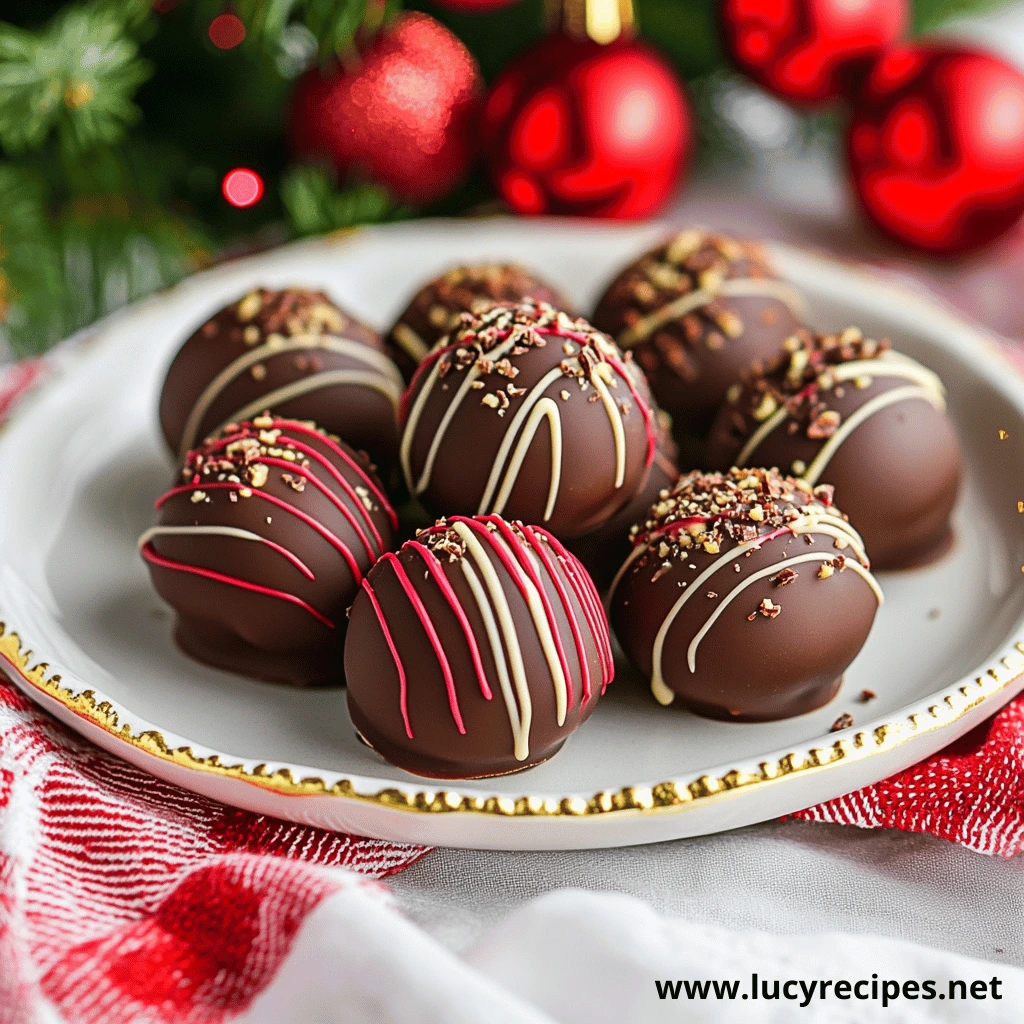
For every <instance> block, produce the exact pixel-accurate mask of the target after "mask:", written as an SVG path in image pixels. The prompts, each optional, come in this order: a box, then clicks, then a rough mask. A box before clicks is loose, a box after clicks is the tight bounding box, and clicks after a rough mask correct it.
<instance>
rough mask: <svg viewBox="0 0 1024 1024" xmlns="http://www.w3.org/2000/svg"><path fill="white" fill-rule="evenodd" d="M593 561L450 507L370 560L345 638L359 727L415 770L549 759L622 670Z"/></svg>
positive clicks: (511, 767)
mask: <svg viewBox="0 0 1024 1024" xmlns="http://www.w3.org/2000/svg"><path fill="white" fill-rule="evenodd" d="M612 671H613V669H612V660H611V650H610V646H609V643H608V634H607V623H606V620H605V618H604V612H603V610H602V609H601V605H600V601H599V599H598V597H597V593H596V591H595V590H594V587H593V584H592V583H591V581H590V579H589V577H587V574H586V571H585V570H584V569H583V567H582V566H581V565H580V564H579V563H578V562H577V561H576V560H575V559H574V558H573V557H572V555H570V554H569V553H568V552H567V551H565V549H564V548H562V546H561V545H560V544H559V543H558V541H557V540H555V538H554V537H553V536H552V535H551V534H548V533H547V532H546V531H544V530H541V529H539V528H534V527H522V526H520V525H519V524H509V523H506V522H505V521H504V520H501V519H500V518H499V517H497V516H487V517H475V518H461V517H452V518H451V519H449V520H447V521H446V522H442V523H439V524H438V525H437V526H435V527H431V528H429V529H427V530H423V531H421V532H420V533H419V534H418V536H417V539H416V540H415V541H410V542H406V543H405V544H404V545H403V546H402V548H401V550H400V551H399V552H398V554H397V555H387V556H385V557H384V558H382V559H381V560H380V561H379V562H378V563H377V564H376V565H375V566H374V568H373V569H372V570H371V571H370V573H369V575H368V576H367V578H366V580H365V581H364V584H363V587H362V589H361V591H360V593H359V596H358V597H357V598H356V600H355V603H354V604H353V606H352V611H351V615H350V621H349V631H348V638H347V641H346V644H345V675H346V678H347V680H348V705H349V712H350V714H351V717H352V721H353V722H354V724H355V726H356V729H357V730H358V731H359V734H360V735H361V736H362V737H363V738H364V739H365V740H366V742H367V743H368V744H369V745H370V746H371V747H373V749H374V750H376V751H377V752H378V753H380V754H381V755H382V756H383V757H385V758H386V759H387V760H388V761H390V762H392V763H393V764H395V765H397V766H398V767H400V768H404V769H405V770H406V771H410V772H413V773H415V774H417V775H425V776H430V777H435V778H481V777H485V776H490V775H504V774H507V773H509V772H514V771H519V770H520V769H522V768H526V767H529V766H530V765H534V764H538V763H539V762H541V761H544V760H546V759H547V758H549V757H551V756H552V755H553V754H554V753H556V752H557V751H558V749H559V748H560V747H561V746H562V744H563V743H564V742H565V740H566V738H567V737H568V736H569V735H570V733H572V732H573V730H574V729H576V728H577V727H578V726H579V725H580V724H581V723H582V722H584V721H585V720H586V719H587V718H588V717H589V715H590V713H591V712H592V711H593V709H594V705H595V703H596V701H597V699H598V697H600V695H601V693H602V692H603V691H604V688H605V687H606V686H607V684H608V683H609V682H610V681H611V678H612Z"/></svg>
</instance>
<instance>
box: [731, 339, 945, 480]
mask: <svg viewBox="0 0 1024 1024" xmlns="http://www.w3.org/2000/svg"><path fill="white" fill-rule="evenodd" d="M886 355H890V354H889V353H887V354H886ZM891 356H892V358H885V357H882V358H879V359H862V360H859V361H858V360H853V361H851V362H848V363H839V364H838V365H836V366H834V367H829V368H826V369H825V370H823V371H822V374H823V375H829V376H831V377H832V378H833V380H835V381H836V382H837V383H839V382H842V381H848V380H856V379H857V378H859V377H868V378H870V377H901V378H903V379H904V380H911V381H914V382H915V384H914V385H913V386H907V387H902V388H893V389H892V390H890V391H884V392H882V394H880V395H876V396H875V397H874V398H872V399H871V400H870V401H868V402H865V403H864V405H862V406H861V407H860V408H859V409H857V410H856V411H855V412H853V413H851V415H850V416H849V417H848V418H847V419H846V420H845V421H844V422H843V423H841V424H840V426H839V428H838V429H837V430H836V432H835V433H834V434H833V435H832V436H831V437H830V438H829V439H828V441H827V442H826V443H825V444H824V445H822V447H821V450H820V451H819V452H818V454H817V455H816V456H815V458H814V461H813V462H812V463H811V464H810V466H809V467H808V468H807V469H806V470H805V471H804V473H803V474H802V479H804V480H806V481H807V482H808V483H810V484H814V483H817V481H818V478H819V477H820V476H821V473H822V471H823V470H824V468H825V466H826V465H828V462H829V460H830V459H831V458H832V456H833V455H834V454H835V451H836V449H837V448H838V447H839V445H841V444H842V443H843V441H845V440H846V438H847V437H849V436H850V434H851V433H853V431H854V430H855V429H856V428H857V427H858V426H860V424H861V423H863V422H864V421H865V420H866V419H869V418H870V417H871V416H873V415H874V414H875V413H876V412H880V411H881V410H882V409H884V408H885V407H886V406H888V405H892V404H893V403H895V402H902V401H907V400H910V399H913V398H922V399H924V400H925V401H926V402H929V403H930V404H931V405H933V406H934V407H935V408H936V409H938V410H940V411H942V410H944V409H945V408H946V400H945V389H944V388H943V386H942V381H941V380H939V377H938V375H937V374H935V373H933V372H932V371H931V370H929V369H928V368H927V367H924V366H921V365H920V364H919V363H915V362H914V361H913V360H911V359H907V358H906V357H905V356H897V355H896V353H892V354H891ZM788 418H789V409H788V408H787V406H786V405H785V404H783V405H781V406H780V407H779V408H778V409H776V410H775V412H773V413H772V414H771V416H769V417H768V419H766V420H765V421H764V423H762V424H761V425H760V426H759V427H758V428H757V430H755V431H754V433H753V434H751V435H750V437H749V438H748V439H747V442H746V444H744V445H743V447H742V448H741V449H740V453H739V455H737V456H736V464H737V465H738V466H746V465H748V464H749V461H750V459H751V457H752V456H753V454H754V452H756V451H757V449H758V448H759V447H760V446H761V445H762V444H763V442H764V441H765V439H766V438H767V437H768V436H769V435H770V434H771V433H773V432H774V431H775V430H776V429H777V428H778V427H779V426H781V425H782V424H783V423H784V422H785V421H786V420H787V419H788ZM837 439H838V440H837ZM822 456H824V459H822Z"/></svg>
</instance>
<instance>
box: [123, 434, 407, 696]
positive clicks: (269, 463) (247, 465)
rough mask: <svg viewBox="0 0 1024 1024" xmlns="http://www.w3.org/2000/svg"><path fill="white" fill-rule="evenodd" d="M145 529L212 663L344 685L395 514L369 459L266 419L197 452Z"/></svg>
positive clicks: (156, 579) (193, 649) (185, 631)
mask: <svg viewBox="0 0 1024 1024" xmlns="http://www.w3.org/2000/svg"><path fill="white" fill-rule="evenodd" d="M157 507H158V510H159V519H158V522H157V525H156V526H155V527H154V528H152V529H151V530H149V531H147V533H146V534H144V535H143V537H142V538H141V539H140V549H141V554H142V556H143V558H144V559H145V560H146V562H147V564H148V566H149V570H150V574H151V576H152V579H153V584H154V586H155V587H156V589H157V591H158V592H159V594H160V596H161V597H163V598H164V600H165V601H167V602H168V603H170V604H171V605H173V607H174V608H175V610H176V611H177V613H178V619H177V628H176V638H177V640H178V643H179V645H180V646H181V647H182V649H183V650H184V651H185V652H186V653H188V654H190V655H192V656H193V657H195V658H197V659H198V660H200V661H203V662H206V663H208V664H211V665H214V666H216V667H218V668H223V669H227V670H228V671H232V672H238V673H240V674H242V675H247V676H251V677H253V678H256V679H263V680H267V681H271V682H281V683H290V684H294V685H312V684H329V683H340V682H341V681H342V679H341V653H342V642H343V637H344V633H345V626H346V621H347V620H346V618H345V613H346V610H347V609H348V607H349V605H350V604H351V603H352V599H353V598H354V597H355V594H356V590H357V588H358V586H359V583H360V581H361V579H362V577H363V575H364V574H365V573H366V572H367V571H368V570H369V568H370V566H371V565H372V564H373V562H374V561H375V560H376V559H377V558H379V557H380V555H381V554H382V553H384V552H385V551H387V550H389V549H390V547H391V543H392V535H393V531H394V529H395V526H396V525H397V519H396V517H395V515H394V512H393V511H392V510H391V507H390V506H389V505H388V503H387V500H386V498H385V496H384V494H383V492H382V490H381V488H380V484H379V482H378V481H377V480H376V478H375V477H374V476H373V475H372V473H371V472H370V470H369V466H368V462H367V460H366V457H365V456H364V455H361V454H358V453H356V452H354V451H353V450H352V449H351V448H349V447H348V446H347V445H345V444H344V443H343V442H341V441H339V440H338V439H337V438H333V437H331V436H329V435H327V434H326V433H324V432H322V431H320V430H318V429H317V428H315V427H314V426H313V425H312V424H309V423H303V422H299V421H295V420H287V419H284V418H279V417H269V416H268V417H257V418H256V419H255V420H253V421H250V422H245V423H242V424H239V425H237V426H232V427H230V428H228V429H227V430H225V431H224V433H223V434H222V435H220V436H217V437H214V438H211V439H210V440H209V441H207V442H206V443H205V444H204V445H202V446H201V447H200V448H199V449H197V450H196V451H193V452H190V453H189V455H188V457H187V459H186V463H185V466H184V468H183V469H182V471H181V474H180V477H179V480H178V482H177V483H176V485H175V486H174V487H173V488H171V490H169V491H168V492H167V493H166V494H165V495H164V496H163V497H162V498H161V499H160V500H159V502H158V503H157Z"/></svg>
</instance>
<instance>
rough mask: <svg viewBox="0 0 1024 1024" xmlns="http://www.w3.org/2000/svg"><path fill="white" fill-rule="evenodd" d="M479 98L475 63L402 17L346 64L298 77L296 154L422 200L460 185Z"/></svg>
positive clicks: (433, 26)
mask: <svg viewBox="0 0 1024 1024" xmlns="http://www.w3.org/2000/svg"><path fill="white" fill-rule="evenodd" d="M481 95H482V83H481V79H480V72H479V69H478V68H477V65H476V61H475V60H474V59H473V57H472V55H471V54H470V52H469V51H468V50H467V49H466V47H465V46H463V44H462V43H461V42H460V41H459V39H458V38H456V36H454V35H453V34H452V33H451V32H450V31H449V30H448V29H447V28H445V27H444V25H442V24H441V23H440V22H438V21H435V20H434V19H433V18H431V17H429V16H428V15H426V14H420V13H418V12H411V13H407V14H401V15H399V16H398V17H397V18H395V19H394V20H393V21H392V22H390V23H389V24H388V25H386V26H385V27H384V28H383V29H382V30H381V31H380V32H379V33H378V34H377V35H376V36H375V37H374V38H373V40H372V41H371V42H370V43H369V45H368V46H366V47H364V48H363V49H362V50H361V51H360V53H359V57H358V60H357V61H356V62H355V64H354V66H353V67H351V68H334V69H332V70H330V71H328V72H326V73H323V72H321V71H319V70H317V69H314V70H313V71H310V72H308V73H307V74H306V75H304V76H303V77H302V78H301V79H300V80H299V82H298V83H297V85H296V89H295V92H294V94H293V96H292V109H291V137H292V144H293V147H294V149H295V151H296V152H297V153H298V154H300V155H302V156H315V155H326V156H328V157H329V158H330V159H331V160H332V161H333V163H334V164H335V166H336V167H337V168H338V170H339V172H341V173H342V174H347V173H349V172H356V173H360V174H363V175H365V176H367V177H370V178H372V179H373V180H375V181H378V182H380V183H381V184H382V185H385V186H386V187H387V188H389V189H390V190H391V192H392V193H393V194H394V195H395V196H397V197H398V198H400V199H404V200H407V201H408V202H411V203H428V202H431V201H433V200H435V199H439V198H440V197H441V196H444V195H446V194H447V193H448V192H450V191H451V190H452V189H454V188H455V187H456V185H458V184H459V182H460V181H461V180H462V179H463V178H464V177H465V175H466V173H467V171H468V170H469V165H470V163H471V161H472V159H473V157H474V155H475V142H474V136H475V128H476V125H477V117H478V114H479V108H480V102H481Z"/></svg>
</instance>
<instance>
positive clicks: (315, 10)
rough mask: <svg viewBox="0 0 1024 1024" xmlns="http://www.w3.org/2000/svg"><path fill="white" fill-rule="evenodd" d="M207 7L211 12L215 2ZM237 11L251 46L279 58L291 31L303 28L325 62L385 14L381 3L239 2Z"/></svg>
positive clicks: (330, 0)
mask: <svg viewBox="0 0 1024 1024" xmlns="http://www.w3.org/2000/svg"><path fill="white" fill-rule="evenodd" d="M208 6H210V8H211V12H212V0H211V2H210V3H209V4H208ZM235 9H236V10H237V12H238V16H239V17H240V18H241V19H242V21H243V22H244V23H245V27H246V42H247V43H248V44H249V45H250V46H251V45H256V46H259V47H261V48H262V49H264V50H266V51H267V52H269V53H271V54H275V55H276V54H277V53H278V52H279V51H280V50H281V48H282V45H283V43H284V40H285V38H286V36H287V33H288V31H289V30H290V29H292V28H293V27H294V26H297V25H301V26H303V27H304V28H305V29H306V30H307V31H308V32H309V33H310V35H311V36H312V38H313V39H314V40H315V41H316V45H317V49H318V52H319V55H320V58H321V59H322V60H328V59H330V58H332V57H336V56H337V55H338V54H340V53H342V52H343V51H344V50H345V49H346V48H348V47H349V46H351V44H352V41H353V39H354V38H355V35H356V33H357V32H358V31H359V29H360V28H361V27H363V26H364V25H367V26H368V27H373V26H375V25H376V24H378V23H379V22H380V20H381V17H382V16H383V13H384V8H383V5H382V4H381V3H380V0H237V3H236V5H235Z"/></svg>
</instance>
